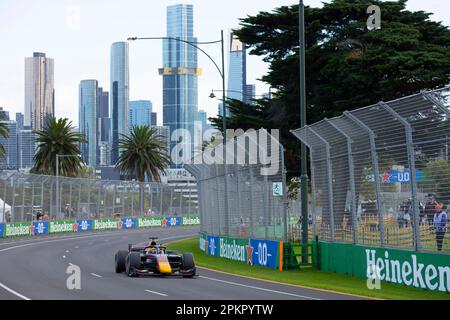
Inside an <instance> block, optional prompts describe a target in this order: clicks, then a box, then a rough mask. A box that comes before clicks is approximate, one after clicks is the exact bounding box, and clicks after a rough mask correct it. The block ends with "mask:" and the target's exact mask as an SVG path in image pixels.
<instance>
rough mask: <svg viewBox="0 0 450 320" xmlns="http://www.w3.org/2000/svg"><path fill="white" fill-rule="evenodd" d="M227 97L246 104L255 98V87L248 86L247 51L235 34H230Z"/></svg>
mask: <svg viewBox="0 0 450 320" xmlns="http://www.w3.org/2000/svg"><path fill="white" fill-rule="evenodd" d="M227 97H228V98H231V99H236V100H240V101H242V102H245V103H251V102H252V99H253V98H254V97H255V85H254V84H247V49H246V47H245V44H244V43H242V42H241V41H240V40H239V38H238V37H237V36H236V35H235V34H234V33H233V32H231V33H230V51H229V68H228V91H227ZM227 113H228V112H227ZM219 114H222V111H219Z"/></svg>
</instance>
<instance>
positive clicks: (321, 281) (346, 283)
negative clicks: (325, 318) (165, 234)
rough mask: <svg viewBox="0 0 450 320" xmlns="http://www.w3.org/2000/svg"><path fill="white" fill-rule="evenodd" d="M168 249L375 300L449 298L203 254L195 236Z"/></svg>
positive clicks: (243, 271)
mask: <svg viewBox="0 0 450 320" xmlns="http://www.w3.org/2000/svg"><path fill="white" fill-rule="evenodd" d="M168 248H169V249H171V250H177V251H179V252H192V253H193V254H194V256H195V262H196V264H197V265H198V266H200V267H206V268H210V269H214V270H217V271H225V272H230V273H233V274H236V275H242V276H247V277H252V278H258V279H263V280H270V281H277V282H281V283H287V284H293V285H299V286H305V287H310V288H316V289H324V290H331V291H337V292H341V293H348V294H354V295H360V296H366V297H371V298H378V299H395V300H405V299H406V300H430V299H431V300H449V299H450V294H448V293H441V292H432V291H428V290H421V289H414V288H407V287H405V286H402V285H396V284H391V283H384V282H382V283H381V289H380V290H369V289H368V288H367V285H366V279H361V278H356V277H352V276H347V275H342V274H337V273H330V272H322V271H319V270H317V269H313V268H311V267H302V268H301V269H299V270H288V271H283V272H280V271H278V270H273V269H269V268H263V267H256V266H248V265H245V264H243V263H240V262H236V261H231V260H225V259H221V258H217V257H212V256H208V255H206V254H204V253H203V252H202V251H201V250H200V249H199V246H198V239H197V238H191V239H187V240H181V241H175V242H171V243H170V244H168Z"/></svg>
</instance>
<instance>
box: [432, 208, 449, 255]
mask: <svg viewBox="0 0 450 320" xmlns="http://www.w3.org/2000/svg"><path fill="white" fill-rule="evenodd" d="M433 225H434V229H435V231H436V245H437V249H438V251H442V245H443V243H444V237H445V232H446V231H447V206H446V205H444V206H443V207H442V208H441V209H438V211H437V212H436V213H435V214H434V218H433Z"/></svg>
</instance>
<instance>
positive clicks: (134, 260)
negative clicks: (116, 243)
mask: <svg viewBox="0 0 450 320" xmlns="http://www.w3.org/2000/svg"><path fill="white" fill-rule="evenodd" d="M140 268H141V255H140V254H139V252H130V254H129V255H128V259H127V266H126V273H127V275H128V276H129V277H133V276H134V275H135V272H134V270H135V269H140Z"/></svg>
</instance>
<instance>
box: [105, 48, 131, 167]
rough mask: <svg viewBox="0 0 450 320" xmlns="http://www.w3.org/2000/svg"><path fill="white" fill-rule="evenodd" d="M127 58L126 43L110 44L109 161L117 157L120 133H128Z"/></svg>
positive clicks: (113, 160)
mask: <svg viewBox="0 0 450 320" xmlns="http://www.w3.org/2000/svg"><path fill="white" fill-rule="evenodd" d="M128 64H129V60H128V43H127V42H115V43H113V44H112V46H111V71H110V80H111V87H110V114H109V116H110V117H111V136H110V140H111V142H110V145H111V147H112V152H111V161H112V163H116V161H117V159H118V158H119V151H118V150H117V147H118V144H119V139H120V134H128V100H129V89H130V88H129V66H128Z"/></svg>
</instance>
